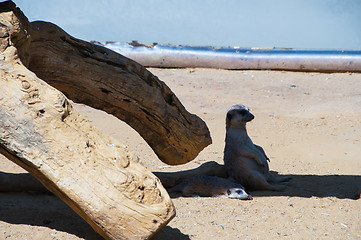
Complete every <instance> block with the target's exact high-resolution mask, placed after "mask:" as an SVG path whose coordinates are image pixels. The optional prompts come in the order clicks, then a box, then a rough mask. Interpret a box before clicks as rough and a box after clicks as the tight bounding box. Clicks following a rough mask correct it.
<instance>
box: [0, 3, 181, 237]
mask: <svg viewBox="0 0 361 240" xmlns="http://www.w3.org/2000/svg"><path fill="white" fill-rule="evenodd" d="M0 10H1V11H0V154H3V155H4V156H6V157H7V158H8V159H10V160H12V161H13V162H15V163H17V164H18V165H20V166H21V167H23V168H24V169H25V170H27V171H28V172H30V173H31V174H32V175H33V176H35V177H36V178H37V179H38V180H39V181H40V182H41V183H42V184H43V185H44V186H45V187H46V188H47V189H49V190H50V191H51V192H53V193H54V194H55V195H57V196H58V197H59V198H60V199H62V200H63V201H64V202H65V203H67V204H68V205H69V206H70V207H71V208H72V209H73V210H74V211H75V212H76V213H77V214H79V215H80V216H81V217H82V218H84V219H85V220H86V221H87V222H88V223H89V224H90V225H91V226H92V227H93V228H94V230H95V231H97V232H98V233H99V234H100V235H101V236H103V237H104V238H105V239H148V238H150V237H151V236H153V235H154V234H155V233H156V232H157V231H159V230H160V229H161V228H162V227H163V226H165V225H166V224H167V223H168V222H169V221H170V220H171V219H172V218H173V217H174V215H175V209H174V206H173V204H172V202H171V199H170V198H169V195H168V194H167V192H166V191H165V189H164V188H163V186H162V185H161V183H160V181H159V179H158V178H156V177H155V176H154V175H153V174H152V173H150V172H149V171H148V170H147V169H145V168H144V167H143V166H141V165H140V164H139V163H137V161H136V158H135V157H133V156H132V155H131V154H130V153H129V152H128V151H127V149H126V148H125V147H123V146H121V145H120V144H118V143H117V142H114V141H115V140H113V139H110V138H109V137H107V136H105V135H104V134H102V133H101V132H99V131H98V130H97V129H95V128H94V127H93V126H92V124H91V123H90V122H89V121H88V120H87V119H85V118H84V117H82V116H81V115H80V114H79V113H78V112H77V111H76V110H75V109H74V108H73V107H72V105H71V104H70V103H69V101H68V99H67V98H66V97H65V96H64V94H62V93H61V92H59V91H58V90H57V89H55V88H53V87H51V86H49V85H48V84H47V83H45V82H44V81H42V80H41V79H39V78H38V77H37V76H36V75H35V74H34V73H33V72H31V71H29V70H28V69H27V68H26V67H25V66H24V65H23V61H24V62H27V63H29V62H28V61H29V59H30V55H29V52H28V51H27V50H28V47H30V43H31V42H30V40H31V30H30V27H31V26H30V24H29V23H28V21H27V19H26V17H25V16H24V15H23V14H22V12H21V11H20V10H19V9H16V8H15V5H14V4H13V3H12V2H3V3H0ZM68 68H70V66H68ZM99 81H101V80H99ZM89 85H90V84H89ZM132 94H133V93H130V95H132Z"/></svg>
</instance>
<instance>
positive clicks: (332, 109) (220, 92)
mask: <svg viewBox="0 0 361 240" xmlns="http://www.w3.org/2000/svg"><path fill="white" fill-rule="evenodd" d="M149 70H150V71H151V72H152V73H153V74H155V75H156V76H158V77H159V78H160V79H161V80H162V81H164V82H165V83H166V84H167V85H168V86H169V87H170V88H171V89H172V90H173V92H174V93H175V94H176V95H177V96H178V98H179V99H180V100H181V102H182V103H183V105H184V106H185V107H186V109H187V110H188V111H189V112H191V113H194V114H196V115H198V116H199V117H201V118H202V119H203V120H204V121H205V122H206V124H207V125H208V127H209V130H210V132H211V136H212V140H213V143H212V144H211V145H210V146H208V147H207V148H205V149H204V150H203V151H202V152H201V153H200V154H199V155H198V157H197V158H196V159H195V160H193V161H192V162H190V163H188V164H184V165H180V166H168V165H165V164H164V163H162V162H161V161H160V160H158V159H157V156H156V155H155V154H154V153H153V151H152V149H151V148H150V147H149V146H148V145H147V144H146V142H145V141H144V140H143V139H142V138H141V137H140V136H139V135H138V133H137V132H135V131H134V130H133V129H132V128H130V127H129V126H127V125H126V124H124V123H123V122H121V121H119V120H118V119H117V118H115V117H113V116H111V115H109V114H106V113H104V112H102V111H99V110H95V109H92V108H90V107H87V106H85V105H83V104H74V105H75V107H76V108H77V109H78V110H79V111H80V112H81V113H83V114H84V115H85V116H86V117H88V118H89V119H90V120H91V121H92V122H93V123H94V125H95V126H96V127H97V128H99V129H100V130H101V131H103V132H105V133H107V134H108V135H110V136H111V137H113V138H115V139H117V140H119V141H120V142H121V143H123V144H124V145H126V146H128V148H129V149H130V151H132V152H134V154H135V155H137V156H138V157H139V159H140V162H141V163H142V164H143V165H144V166H145V167H147V168H148V169H149V170H150V171H164V172H174V171H180V170H186V169H192V168H195V167H198V166H199V165H200V164H202V163H205V162H207V161H216V162H218V163H223V148H224V137H225V114H226V111H227V109H228V107H229V106H231V105H233V104H237V103H242V104H244V105H246V106H248V107H249V108H250V109H251V111H252V113H253V114H254V115H255V119H254V120H253V121H252V122H250V123H249V124H248V133H249V135H250V137H251V138H252V140H253V142H254V143H256V144H258V145H260V146H262V147H263V148H264V149H265V151H266V153H267V155H268V156H269V157H270V169H271V170H274V171H278V172H279V174H281V175H285V176H290V177H292V180H291V181H290V183H289V184H288V186H287V189H286V190H285V191H283V192H270V191H258V192H251V195H252V196H253V200H252V201H241V200H235V199H227V198H201V197H192V198H183V197H179V198H174V199H173V202H174V205H175V207H176V210H177V216H176V217H175V218H174V219H173V220H172V221H171V222H170V223H169V224H168V226H166V227H165V228H164V229H163V230H162V231H161V232H159V233H158V234H157V235H156V236H155V238H154V239H156V240H166V239H180V240H185V239H197V240H198V239H204V240H206V239H229V240H232V239H361V200H355V194H356V192H357V189H358V187H360V186H361V157H360V156H361V73H304V72H283V71H228V70H216V69H158V68H150V69H149ZM0 171H4V172H14V173H15V172H24V170H22V169H21V168H19V167H18V166H16V165H15V164H13V163H12V162H10V161H9V160H7V159H5V158H4V157H2V156H0ZM0 239H13V240H18V239H69V240H75V239H90V240H93V239H101V238H100V236H99V235H97V234H96V233H95V232H94V231H93V230H92V228H91V227H90V226H89V225H88V224H87V223H86V222H85V221H84V220H82V219H81V218H80V217H79V216H77V215H76V214H75V213H74V212H73V211H72V210H71V209H70V208H69V207H68V206H67V205H66V204H64V203H63V202H62V201H60V200H58V199H57V198H56V197H54V196H52V195H48V194H39V193H0Z"/></svg>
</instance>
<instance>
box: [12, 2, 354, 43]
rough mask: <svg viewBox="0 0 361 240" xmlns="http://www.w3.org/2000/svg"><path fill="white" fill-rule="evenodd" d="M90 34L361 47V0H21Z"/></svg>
mask: <svg viewBox="0 0 361 240" xmlns="http://www.w3.org/2000/svg"><path fill="white" fill-rule="evenodd" d="M14 2H15V3H16V4H17V5H18V6H19V7H20V8H21V9H22V10H23V12H24V13H25V15H26V16H27V17H28V18H29V20H30V21H35V20H44V21H49V22H52V23H55V24H57V25H58V26H60V27H61V28H63V29H64V30H65V31H67V32H68V33H69V34H71V35H73V36H74V37H77V38H80V39H84V40H88V41H89V40H97V41H119V42H130V41H132V40H138V41H139V42H142V43H153V42H158V43H161V44H167V43H171V44H183V45H207V46H209V45H213V46H241V47H293V48H336V49H343V48H357V49H361V24H360V23H361V0H227V1H223V0H207V1H204V0H203V1H201V0H179V1H176V0H132V1H129V0H103V1H101V0H14Z"/></svg>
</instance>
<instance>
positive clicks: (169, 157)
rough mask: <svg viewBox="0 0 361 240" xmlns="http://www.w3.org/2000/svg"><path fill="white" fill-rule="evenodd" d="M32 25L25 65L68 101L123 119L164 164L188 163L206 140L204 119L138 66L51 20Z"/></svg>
mask: <svg viewBox="0 0 361 240" xmlns="http://www.w3.org/2000/svg"><path fill="white" fill-rule="evenodd" d="M31 26H32V31H31V44H30V48H29V58H28V62H27V64H28V67H29V69H30V70H31V71H32V72H34V73H35V74H36V75H37V76H38V77H40V78H41V79H42V80H44V81H46V82H47V83H49V84H50V85H52V86H53V87H55V88H57V89H59V90H60V91H62V92H63V93H64V94H65V95H66V96H67V97H69V98H70V99H72V100H73V101H75V102H79V103H84V104H86V105H89V106H91V107H94V108H97V109H101V110H103V111H106V112H107V113H110V114H112V115H114V116H115V117H117V118H119V119H121V120H123V121H125V122H126V123H128V124H129V125H130V126H131V127H133V128H134V129H135V130H136V131H137V132H138V133H139V134H140V135H141V136H142V137H143V138H144V140H145V141H146V142H147V143H148V144H149V145H150V147H151V148H152V149H153V150H154V152H155V153H156V154H157V156H158V157H159V159H160V160H161V161H163V162H164V163H167V164H170V165H178V164H184V163H187V162H189V161H191V160H193V159H194V158H195V157H196V156H197V155H198V153H199V152H200V151H201V150H202V149H203V148H204V147H206V146H208V145H209V144H210V143H211V138H210V134H209V130H208V128H207V126H206V124H205V123H204V122H203V121H202V120H201V119H200V118H199V117H198V116H196V115H193V114H190V113H189V112H188V111H187V110H186V109H185V108H184V106H183V105H182V104H181V102H180V101H179V99H178V98H177V97H176V96H175V94H174V93H173V92H172V91H171V90H170V89H169V88H168V86H167V85H166V84H164V83H163V82H162V81H160V80H159V79H158V78H157V77H156V76H154V75H153V74H151V73H150V72H149V71H148V70H147V69H145V68H144V67H143V66H142V65H140V64H138V63H136V62H134V61H132V60H130V59H128V58H126V57H124V56H122V55H120V54H118V53H115V52H113V51H111V50H109V49H107V48H104V47H102V46H98V45H94V44H91V43H88V42H85V41H81V40H78V39H75V38H73V37H72V36H70V35H68V34H67V33H66V32H64V31H63V30H62V29H60V28H59V27H57V26H56V25H54V24H51V23H48V22H33V23H31Z"/></svg>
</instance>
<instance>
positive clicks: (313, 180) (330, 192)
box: [252, 174, 361, 199]
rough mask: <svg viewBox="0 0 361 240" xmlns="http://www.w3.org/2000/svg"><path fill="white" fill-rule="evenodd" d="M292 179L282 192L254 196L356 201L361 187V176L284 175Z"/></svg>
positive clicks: (259, 192)
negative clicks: (333, 198) (327, 198)
mask: <svg viewBox="0 0 361 240" xmlns="http://www.w3.org/2000/svg"><path fill="white" fill-rule="evenodd" d="M282 176H284V177H290V178H291V180H290V181H289V183H288V184H286V186H287V187H286V189H285V190H284V191H281V192H275V191H254V192H252V196H255V197H257V196H258V197H261V196H289V197H304V198H310V197H319V198H324V197H336V198H339V199H356V193H357V191H359V187H360V186H361V175H298V174H289V175H282Z"/></svg>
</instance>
